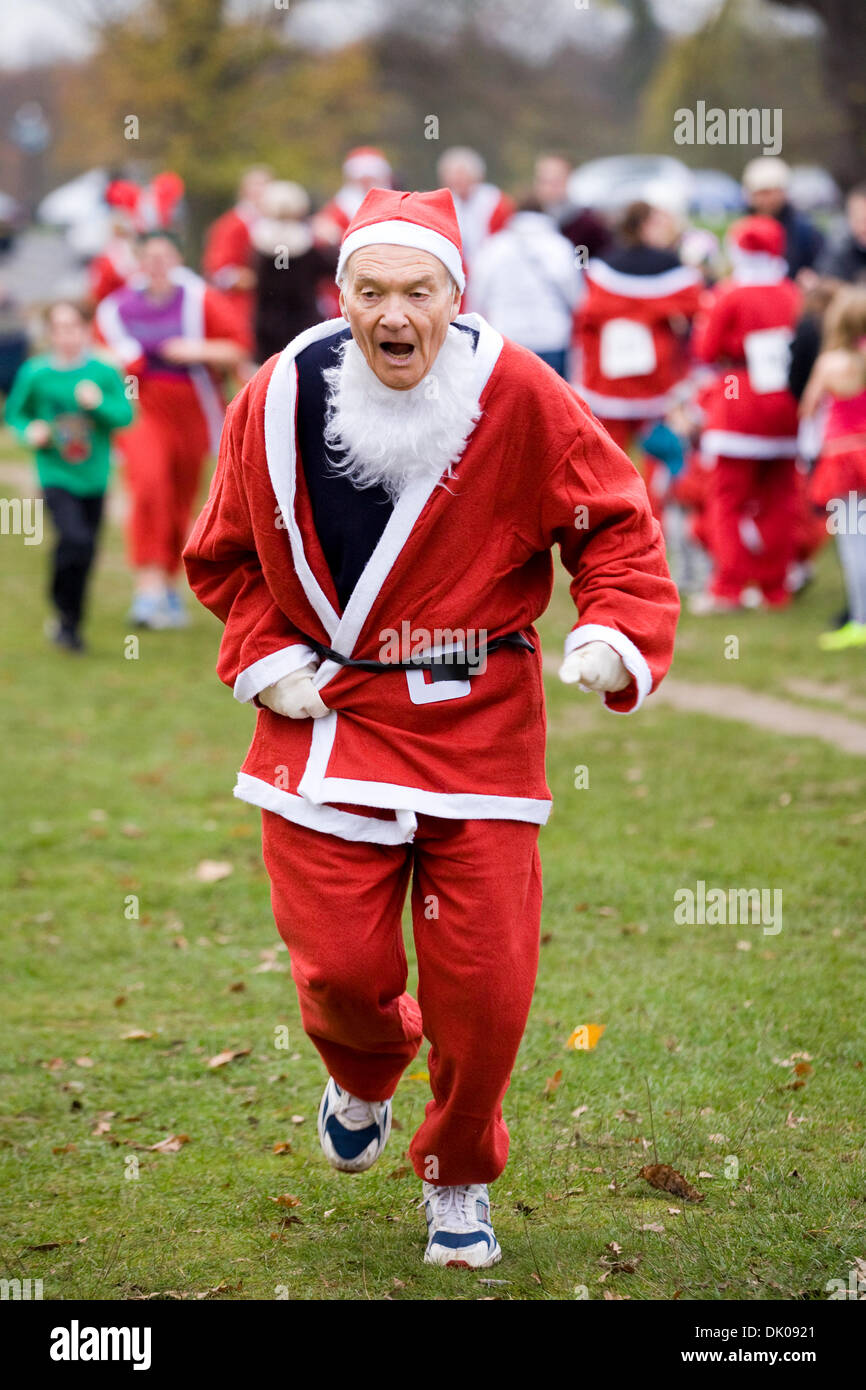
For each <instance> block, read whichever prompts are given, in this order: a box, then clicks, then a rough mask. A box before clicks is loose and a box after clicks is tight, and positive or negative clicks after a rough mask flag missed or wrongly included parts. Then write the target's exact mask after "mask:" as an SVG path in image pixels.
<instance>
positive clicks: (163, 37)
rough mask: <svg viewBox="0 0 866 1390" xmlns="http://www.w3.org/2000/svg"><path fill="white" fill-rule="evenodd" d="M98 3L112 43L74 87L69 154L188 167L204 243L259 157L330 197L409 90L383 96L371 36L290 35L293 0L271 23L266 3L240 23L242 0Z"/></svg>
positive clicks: (68, 84)
mask: <svg viewBox="0 0 866 1390" xmlns="http://www.w3.org/2000/svg"><path fill="white" fill-rule="evenodd" d="M87 10H88V13H89V15H90V17H91V22H92V23H93V24H94V25H95V27H96V29H97V33H98V38H99V48H98V51H97V53H96V54H95V56H94V57H93V58H92V59H91V60H90V61H89V62H87V63H85V64H83V65H82V66H81V67H79V68H78V69H75V70H73V71H72V72H70V73H69V74H68V75H67V78H66V80H65V81H64V83H63V89H62V98H61V113H62V114H61V121H60V129H59V136H60V139H61V141H62V144H63V146H64V154H65V155H67V156H68V155H69V153H70V152H71V150H72V149H74V150H75V152H76V154H77V156H78V160H79V162H80V163H81V164H84V165H93V164H95V163H100V162H101V163H105V164H108V165H110V166H113V167H120V166H124V165H128V164H129V163H130V162H142V163H143V164H144V165H145V166H146V167H148V168H150V169H151V171H153V172H155V171H156V169H157V168H160V167H164V168H170V169H174V170H176V171H177V173H179V174H180V175H181V176H182V177H183V179H184V181H185V183H186V187H187V197H188V205H189V209H190V214H191V221H192V230H193V239H194V241H196V242H197V241H198V239H199V237H200V234H201V230H202V227H203V225H204V224H205V223H206V222H207V221H209V220H210V218H211V217H213V216H214V215H215V214H216V213H217V212H218V211H221V210H222V209H223V208H224V207H225V206H226V205H227V204H228V203H230V202H231V201H232V198H233V196H234V192H235V187H236V184H237V180H238V177H239V175H240V173H241V172H242V170H243V169H244V168H245V167H246V166H247V165H249V164H250V163H259V162H263V161H264V162H266V163H270V164H273V166H274V168H275V169H276V171H277V172H278V173H279V174H280V175H282V176H283V177H290V178H294V179H297V180H298V181H299V182H300V183H303V184H304V185H305V186H306V187H308V188H309V189H310V190H311V192H312V193H313V194H314V195H317V196H319V197H324V196H325V195H326V194H329V193H330V192H331V191H332V190H333V188H334V186H335V184H336V183H337V182H338V181H339V173H340V164H341V161H342V157H343V153H344V150H345V149H346V147H347V146H349V145H352V144H357V143H359V141H361V140H363V139H365V138H372V137H373V135H374V134H375V132H376V131H377V130H378V129H379V127H380V125H381V123H382V121H383V119H384V118H385V116H386V115H387V114H388V111H389V109H390V107H391V106H392V105H393V104H394V103H395V102H397V100H398V99H397V97H396V96H391V97H389V98H385V97H384V96H383V94H382V92H381V90H380V88H379V86H378V83H377V81H376V74H375V71H374V69H373V66H372V64H371V60H370V55H369V53H368V51H367V50H366V48H365V47H364V46H363V45H355V46H352V47H350V48H345V49H339V50H336V51H333V52H330V53H326V54H317V55H312V54H310V53H307V52H303V51H301V50H299V49H297V48H295V47H293V46H292V45H290V44H288V43H287V42H286V41H285V38H284V36H283V33H282V21H283V20H284V19H285V11H284V10H283V11H277V10H276V9H275V8H274V9H271V7H268V11H269V15H268V20H267V22H263V20H262V18H261V14H262V13H264V12H263V11H261V12H260V15H259V17H254V18H251V19H248V18H241V19H238V18H237V12H236V8H235V7H234V6H233V5H232V4H231V3H230V0H145V2H144V3H143V4H142V5H141V6H140V7H137V8H134V9H133V10H132V11H130V10H129V6H128V4H124V3H122V0H119V2H118V0H97V3H96V6H95V7H94V4H93V0H88V5H87ZM273 14H276V15H277V16H278V18H279V19H280V21H281V23H280V24H279V25H277V24H275V23H273V22H272V21H271V18H270V16H271V15H273ZM129 117H135V118H136V120H137V126H136V125H135V124H134V123H132V122H130V120H129ZM130 131H132V132H133V134H134V135H137V138H129V132H130Z"/></svg>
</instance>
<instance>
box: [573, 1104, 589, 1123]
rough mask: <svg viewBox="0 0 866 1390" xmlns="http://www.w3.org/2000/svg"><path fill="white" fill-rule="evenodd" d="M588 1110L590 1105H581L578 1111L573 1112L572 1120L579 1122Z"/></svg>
mask: <svg viewBox="0 0 866 1390" xmlns="http://www.w3.org/2000/svg"><path fill="white" fill-rule="evenodd" d="M588 1109H589V1106H588V1105H579V1106H578V1107H577V1109H576V1110H572V1112H571V1118H572V1119H573V1120H579V1119H580V1117H581V1115H585V1114H586V1112H587V1110H588Z"/></svg>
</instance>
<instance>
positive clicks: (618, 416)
mask: <svg viewBox="0 0 866 1390" xmlns="http://www.w3.org/2000/svg"><path fill="white" fill-rule="evenodd" d="M679 385H680V386H682V383H679ZM575 390H576V391H577V393H578V395H579V396H582V397H583V399H584V400H585V401H586V403H587V405H588V406H589V408H590V410H591V411H592V412H593V414H594V415H597V416H598V417H599V419H602V420H604V419H608V420H644V419H648V418H650V417H651V416H655V415H659V416H661V415H666V414H667V412H668V411H669V410H670V409H672V407H673V406H675V405H677V404H678V402H679V401H680V400H681V398H682V392H681V390H671V391H667V392H666V393H665V394H664V395H663V396H633V397H628V396H602V395H601V393H600V392H598V391H591V390H590V389H589V387H588V386H580V385H579V386H576V387H575Z"/></svg>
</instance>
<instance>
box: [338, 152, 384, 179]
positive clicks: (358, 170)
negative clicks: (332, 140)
mask: <svg viewBox="0 0 866 1390" xmlns="http://www.w3.org/2000/svg"><path fill="white" fill-rule="evenodd" d="M343 173H344V175H345V177H346V178H347V179H378V180H379V181H380V182H381V183H387V182H388V181H389V179H390V177H391V165H390V164H389V163H388V161H387V159H386V158H385V156H384V155H383V153H382V151H381V150H377V149H376V148H375V146H374V145H359V146H358V147H357V149H354V150H350V151H349V153H348V154H347V155H346V158H345V160H344V161H343Z"/></svg>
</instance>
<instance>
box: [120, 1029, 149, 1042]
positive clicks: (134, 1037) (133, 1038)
mask: <svg viewBox="0 0 866 1390" xmlns="http://www.w3.org/2000/svg"><path fill="white" fill-rule="evenodd" d="M152 1037H153V1034H152V1033H147V1032H145V1030H144V1029H143V1028H133V1029H132V1031H131V1032H129V1033H122V1034H121V1040H122V1041H123V1042H141V1041H142V1040H143V1039H144V1038H152Z"/></svg>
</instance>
